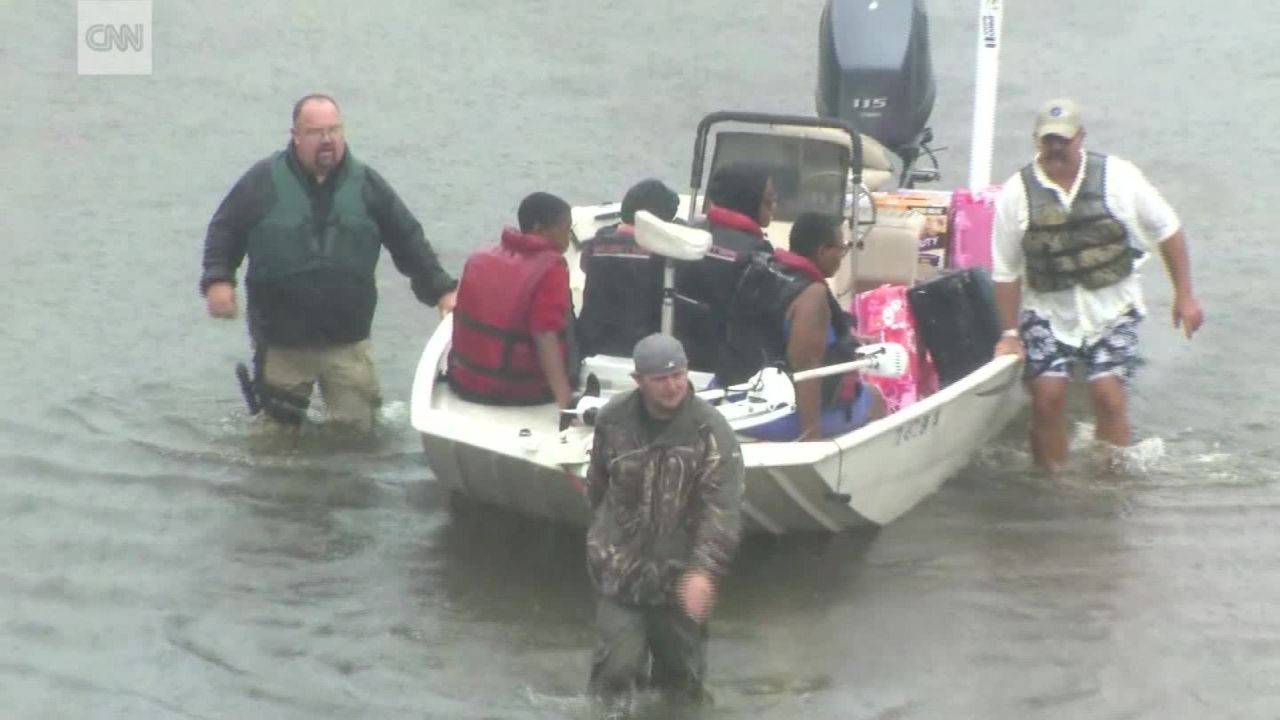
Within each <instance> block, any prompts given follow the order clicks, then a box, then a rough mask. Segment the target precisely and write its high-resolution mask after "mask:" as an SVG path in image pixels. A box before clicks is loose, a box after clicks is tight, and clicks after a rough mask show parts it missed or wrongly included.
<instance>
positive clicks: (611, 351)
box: [578, 180, 680, 357]
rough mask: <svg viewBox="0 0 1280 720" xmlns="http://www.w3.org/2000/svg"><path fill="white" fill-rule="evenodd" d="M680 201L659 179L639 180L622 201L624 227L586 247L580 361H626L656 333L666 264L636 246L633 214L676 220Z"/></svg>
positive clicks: (604, 231)
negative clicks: (610, 358)
mask: <svg viewBox="0 0 1280 720" xmlns="http://www.w3.org/2000/svg"><path fill="white" fill-rule="evenodd" d="M679 207H680V196H679V195H677V194H676V191H674V190H672V189H671V188H669V187H667V186H666V185H663V184H662V182H661V181H659V180H641V181H640V182H638V183H636V184H635V185H633V186H632V187H631V189H630V190H628V191H627V194H626V195H624V196H623V198H622V222H620V223H618V224H616V225H610V226H608V227H604V228H601V229H600V231H599V232H597V233H596V236H595V237H594V238H592V240H591V241H590V242H588V243H586V244H585V245H584V248H583V251H582V255H581V257H580V260H579V266H580V267H581V268H582V272H583V274H585V275H586V278H587V279H586V284H585V286H584V287H583V289H582V311H581V312H580V313H579V314H578V347H579V349H580V351H581V354H582V357H589V356H591V355H597V354H601V355H616V356H619V357H630V356H631V352H632V350H633V349H634V348H635V346H636V343H638V342H640V340H641V339H642V338H645V337H647V336H649V335H652V334H653V333H656V332H658V330H659V326H660V325H661V319H662V269H663V265H664V263H665V259H664V258H662V257H659V256H656V255H653V254H652V253H650V252H649V251H648V250H645V249H644V248H642V247H640V245H638V244H637V243H636V237H635V227H634V226H633V225H632V223H634V222H635V219H636V213H637V212H638V211H640V210H647V211H649V212H651V213H653V214H654V215H655V216H657V217H658V218H659V219H661V220H667V221H670V220H672V219H674V218H675V216H676V210H677V209H678V208H679Z"/></svg>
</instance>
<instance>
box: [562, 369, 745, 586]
mask: <svg viewBox="0 0 1280 720" xmlns="http://www.w3.org/2000/svg"><path fill="white" fill-rule="evenodd" d="M643 413H644V407H643V405H642V400H641V398H640V393H639V392H638V391H633V392H630V393H627V394H625V395H621V396H619V397H616V398H614V399H613V400H611V401H610V402H609V403H608V405H606V406H605V407H604V408H603V409H602V410H601V411H600V415H599V419H598V420H597V423H596V429H595V440H594V445H593V447H592V450H591V465H590V469H589V470H588V472H587V483H586V493H587V501H588V503H589V504H590V507H591V512H592V520H591V527H590V528H589V529H588V530H587V571H588V573H589V574H590V576H591V581H592V583H594V584H595V587H596V590H597V592H599V593H600V594H601V595H603V596H605V597H608V598H611V599H613V600H616V601H618V602H622V603H628V604H636V605H661V604H668V603H673V602H675V593H674V591H675V585H676V581H677V580H678V579H679V578H680V576H681V575H682V574H683V573H684V571H685V570H686V569H687V568H700V569H703V570H706V571H707V572H708V573H710V574H711V575H712V577H718V576H720V575H721V574H723V573H724V572H725V570H726V569H727V566H728V563H729V560H730V559H731V558H732V556H733V554H734V552H735V551H736V550H737V546H738V539H739V536H740V534H741V529H742V520H741V511H740V507H741V504H742V492H743V476H744V474H745V471H744V468H743V464H742V451H741V449H740V448H739V447H738V441H737V439H736V438H734V436H733V431H732V430H731V429H730V428H729V424H728V423H727V422H725V419H724V417H723V416H721V415H720V413H719V412H717V411H716V410H715V408H713V407H712V406H711V405H710V404H708V403H707V402H706V401H704V400H702V399H701V398H698V397H696V396H694V395H692V394H690V396H689V397H688V399H686V400H685V402H684V405H683V406H681V408H680V410H679V412H678V413H677V414H676V416H675V417H674V418H672V419H671V421H670V422H669V423H668V424H667V426H666V427H665V428H663V429H662V431H661V432H660V433H659V434H658V436H657V437H656V438H653V439H652V441H650V439H649V438H648V437H647V436H646V429H645V427H644V425H643V421H644V415H643Z"/></svg>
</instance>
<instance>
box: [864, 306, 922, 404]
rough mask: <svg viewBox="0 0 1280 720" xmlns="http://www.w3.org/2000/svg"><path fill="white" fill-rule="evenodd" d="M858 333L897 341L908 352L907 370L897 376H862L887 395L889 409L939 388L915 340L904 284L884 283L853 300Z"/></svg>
mask: <svg viewBox="0 0 1280 720" xmlns="http://www.w3.org/2000/svg"><path fill="white" fill-rule="evenodd" d="M852 310H853V314H854V316H855V317H857V319H858V334H859V335H861V336H863V337H868V338H873V339H875V341H876V342H891V343H898V344H900V345H902V347H904V348H906V351H907V372H906V373H905V374H904V375H903V376H902V377H898V378H885V377H870V376H865V375H864V376H863V379H864V381H866V382H869V383H871V384H872V385H875V386H876V387H877V388H879V389H880V393H881V394H882V395H884V400H885V406H886V407H887V409H888V411H889V412H891V413H892V412H896V411H898V410H901V409H902V408H904V407H907V406H909V405H911V404H912V403H914V402H916V401H917V400H919V399H920V398H923V397H926V396H928V395H929V394H930V393H932V392H934V390H936V389H937V386H938V382H937V373H936V372H935V371H934V369H933V363H932V362H931V361H930V360H929V358H928V354H927V353H925V352H924V351H923V349H922V348H921V347H920V344H919V341H918V340H917V339H916V319H915V316H914V315H913V314H912V313H911V305H910V304H909V303H908V302H907V288H906V286H905V285H881V286H880V287H878V288H876V289H874V290H868V291H866V292H862V293H858V295H856V296H855V297H854V299H853V308H852Z"/></svg>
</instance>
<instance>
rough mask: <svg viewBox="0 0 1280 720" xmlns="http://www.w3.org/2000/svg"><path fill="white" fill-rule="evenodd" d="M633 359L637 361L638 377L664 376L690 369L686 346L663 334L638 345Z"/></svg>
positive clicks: (646, 338)
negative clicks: (685, 351)
mask: <svg viewBox="0 0 1280 720" xmlns="http://www.w3.org/2000/svg"><path fill="white" fill-rule="evenodd" d="M631 359H632V360H634V361H635V364H636V374H637V375H664V374H666V373H669V372H673V371H675V370H684V369H687V368H688V367H689V360H688V358H686V357H685V354H684V345H681V344H680V341H679V340H677V339H675V338H673V337H671V336H670V335H663V334H662V333H654V334H652V335H649V336H647V337H645V338H644V339H642V340H641V341H640V342H638V343H636V347H635V350H634V351H632V353H631Z"/></svg>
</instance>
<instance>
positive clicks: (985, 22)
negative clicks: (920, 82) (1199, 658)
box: [969, 0, 1004, 190]
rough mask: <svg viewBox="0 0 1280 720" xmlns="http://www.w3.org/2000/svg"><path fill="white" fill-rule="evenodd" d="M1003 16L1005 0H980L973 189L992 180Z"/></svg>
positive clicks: (971, 165) (971, 148) (971, 149)
mask: <svg viewBox="0 0 1280 720" xmlns="http://www.w3.org/2000/svg"><path fill="white" fill-rule="evenodd" d="M1003 19H1004V0H978V61H977V67H976V68H975V72H974V83H973V139H972V142H970V145H969V153H970V154H969V188H970V189H973V190H981V189H983V188H985V187H987V186H989V185H990V184H991V154H992V145H993V143H994V136H995V129H996V89H997V86H998V84H999V78H1000V43H1001V41H1002V37H1001V28H1000V26H1001V23H1002V21H1003Z"/></svg>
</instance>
